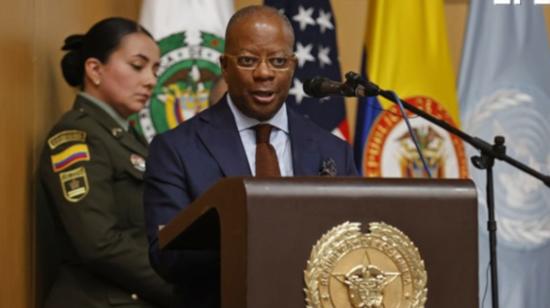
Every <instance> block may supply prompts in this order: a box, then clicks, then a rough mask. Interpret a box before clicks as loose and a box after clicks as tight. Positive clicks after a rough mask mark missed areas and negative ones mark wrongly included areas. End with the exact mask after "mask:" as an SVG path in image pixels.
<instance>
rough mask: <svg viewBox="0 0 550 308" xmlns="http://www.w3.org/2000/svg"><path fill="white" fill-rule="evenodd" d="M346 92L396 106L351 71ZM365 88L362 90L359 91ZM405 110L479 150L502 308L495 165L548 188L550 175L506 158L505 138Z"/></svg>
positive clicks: (494, 289)
mask: <svg viewBox="0 0 550 308" xmlns="http://www.w3.org/2000/svg"><path fill="white" fill-rule="evenodd" d="M344 86H345V89H346V91H348V92H350V91H351V90H353V92H354V94H355V96H378V95H380V96H382V97H384V98H386V99H387V100H389V101H391V102H393V103H396V104H397V101H396V100H395V98H394V96H393V95H392V92H391V91H387V90H383V89H380V88H379V87H378V86H377V85H376V84H374V83H372V82H370V81H368V80H365V79H363V78H361V76H359V75H358V74H357V73H354V72H348V73H347V74H346V82H345V83H344ZM359 86H362V89H360V88H359ZM401 102H402V103H403V106H404V107H405V109H407V110H409V111H411V112H412V113H414V114H416V115H418V116H420V117H422V118H424V119H426V120H427V121H429V122H431V123H433V124H435V125H437V126H439V127H441V128H443V129H444V130H446V131H448V132H449V133H451V134H453V135H455V136H457V137H459V138H460V139H462V140H463V141H465V142H466V143H468V144H470V145H471V146H473V147H474V148H476V149H477V150H479V152H480V155H478V156H473V157H471V158H470V160H471V161H472V164H473V165H474V166H475V167H476V168H478V169H480V170H486V171H487V185H486V193H487V211H488V214H489V217H488V221H487V230H488V232H489V252H490V258H489V260H490V267H491V298H492V303H493V307H494V308H498V306H499V300H498V270H497V269H498V267H497V235H496V231H497V222H496V220H495V201H494V184H493V166H494V164H495V159H498V160H502V161H505V162H507V163H508V164H510V165H512V166H514V167H516V168H517V169H519V170H521V171H523V172H525V173H527V174H529V175H531V176H533V177H535V178H537V179H539V180H541V181H542V182H543V183H544V184H545V185H546V186H547V187H550V176H548V175H544V174H542V173H540V172H538V171H536V170H534V169H532V168H531V167H529V166H527V165H525V164H523V163H521V162H519V161H517V160H515V159H513V158H511V157H510V156H508V155H506V146H505V145H504V137H503V136H496V137H495V139H494V144H490V143H488V142H486V141H484V140H483V139H481V138H478V137H472V136H470V135H468V134H467V133H465V132H463V131H462V130H460V129H458V128H456V127H454V126H452V125H450V124H449V123H447V122H445V121H443V120H441V119H438V118H436V117H434V116H432V115H431V114H429V113H426V112H424V111H423V110H421V109H419V108H417V107H415V106H414V105H411V104H409V103H407V102H406V101H405V100H404V99H401Z"/></svg>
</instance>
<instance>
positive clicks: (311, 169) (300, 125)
mask: <svg viewBox="0 0 550 308" xmlns="http://www.w3.org/2000/svg"><path fill="white" fill-rule="evenodd" d="M287 110H288V126H289V131H290V145H291V149H292V165H293V168H294V175H295V176H317V175H319V167H320V162H321V156H320V154H319V149H318V147H317V143H316V140H315V138H314V137H313V136H312V135H311V129H310V128H308V127H307V124H306V122H305V121H304V119H303V118H301V117H300V116H299V115H298V114H296V113H295V112H294V111H293V110H291V108H288V109H287Z"/></svg>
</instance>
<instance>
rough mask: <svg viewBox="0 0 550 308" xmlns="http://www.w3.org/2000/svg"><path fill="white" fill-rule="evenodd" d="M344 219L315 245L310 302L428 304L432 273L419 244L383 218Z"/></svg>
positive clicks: (318, 305)
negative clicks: (365, 223) (364, 222)
mask: <svg viewBox="0 0 550 308" xmlns="http://www.w3.org/2000/svg"><path fill="white" fill-rule="evenodd" d="M369 230H370V233H361V224H360V223H351V222H345V223H343V224H341V225H338V226H336V227H334V228H332V229H331V230H330V231H328V232H327V233H325V234H324V235H323V236H322V237H321V239H320V240H319V241H317V243H316V244H315V245H314V246H313V248H312V250H311V255H310V258H309V260H308V261H307V268H306V270H305V271H304V279H305V284H306V288H305V289H304V290H305V293H306V303H307V307H308V308H405V307H407V308H409V307H411V308H416V307H424V304H425V303H426V300H427V294H428V289H427V288H426V284H427V281H428V276H427V273H426V269H425V267H424V261H423V260H422V258H421V257H420V253H419V251H418V248H417V247H416V246H415V245H414V243H413V242H412V241H411V240H410V239H409V238H408V237H407V236H406V235H405V234H404V233H403V232H401V231H400V230H399V229H397V228H395V227H393V226H390V225H388V224H385V223H382V222H373V223H370V224H369Z"/></svg>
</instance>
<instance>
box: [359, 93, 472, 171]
mask: <svg viewBox="0 0 550 308" xmlns="http://www.w3.org/2000/svg"><path fill="white" fill-rule="evenodd" d="M406 101H407V102H408V103H410V104H412V105H414V106H415V107H417V108H419V109H422V110H423V111H425V112H427V113H429V114H431V115H433V116H435V117H436V118H439V119H442V120H444V121H445V122H447V123H449V124H451V125H453V126H456V124H455V123H454V121H453V119H452V118H451V116H450V115H449V114H448V113H447V111H445V109H444V108H443V106H441V104H439V103H437V102H436V101H435V100H433V99H431V98H429V97H424V96H415V97H410V98H408V99H406ZM407 116H408V117H409V121H410V123H411V126H412V129H413V131H414V132H415V134H416V136H417V140H418V143H419V145H420V148H421V149H422V152H423V154H424V156H425V158H426V161H427V163H428V167H429V169H430V173H431V174H432V176H433V177H434V178H466V177H468V164H467V160H466V156H465V154H464V153H465V152H464V145H463V143H462V141H461V140H460V138H458V137H456V136H454V135H452V134H449V133H448V132H446V131H445V130H444V129H442V128H440V127H439V126H436V125H434V124H432V123H430V122H428V121H427V120H425V119H423V118H420V117H418V116H416V115H414V114H413V113H411V112H409V111H407ZM362 171H363V174H364V175H366V176H368V177H381V176H383V177H407V178H421V177H427V174H426V172H425V171H424V168H423V165H422V161H421V159H420V156H419V155H418V152H417V151H416V147H415V146H414V143H413V140H412V138H411V137H410V135H409V131H408V130H407V126H406V123H405V121H404V120H403V118H402V116H401V112H400V111H399V107H398V106H397V105H393V106H391V108H390V109H389V110H386V112H382V113H381V114H380V115H379V116H378V117H377V119H376V121H375V122H374V124H373V126H372V128H371V129H370V132H369V135H368V139H367V143H366V146H365V148H364V151H363V165H362Z"/></svg>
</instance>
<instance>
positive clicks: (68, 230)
mask: <svg viewBox="0 0 550 308" xmlns="http://www.w3.org/2000/svg"><path fill="white" fill-rule="evenodd" d="M59 133H60V134H59ZM65 133H67V135H64V134H65ZM68 133H76V134H77V135H79V136H80V137H78V138H74V137H71V136H70V135H69V134H68ZM52 136H61V137H63V138H61V137H59V138H57V139H56V138H53V139H52V138H51V137H52ZM73 136H74V135H73ZM48 138H49V139H48V140H50V142H52V141H53V140H57V141H55V142H53V144H52V143H50V142H46V145H45V146H44V149H43V151H42V156H41V159H40V165H39V170H38V171H39V178H40V183H39V185H40V186H39V189H38V191H39V192H41V194H39V195H38V196H37V198H38V200H37V204H36V206H38V207H41V208H40V211H38V212H42V213H45V212H46V210H47V211H48V212H47V213H48V214H50V217H52V218H53V224H52V226H53V228H54V229H55V230H49V231H52V232H55V236H54V237H53V239H54V240H55V244H56V245H58V249H56V250H57V252H58V254H59V255H60V258H61V260H60V263H61V265H60V268H59V271H58V273H57V277H56V278H55V280H54V282H53V286H52V288H51V291H50V292H49V294H48V296H47V299H46V307H56V308H62V307H70V308H73V307H111V306H116V307H119V306H120V305H124V307H136V308H137V307H167V306H169V304H170V303H169V301H170V297H171V289H172V287H171V286H170V285H169V284H168V283H166V282H165V281H163V280H162V278H160V277H159V276H158V275H157V274H156V273H155V271H154V270H153V268H152V267H151V266H150V263H149V259H148V253H147V247H148V245H147V239H146V236H145V222H144V218H143V205H142V204H143V203H142V202H143V200H142V191H143V170H140V168H136V165H135V164H133V163H132V160H131V157H133V158H134V163H135V158H136V157H143V158H146V157H147V155H148V150H147V147H146V145H144V144H143V143H142V142H140V141H139V140H138V139H137V138H136V137H135V136H134V135H133V134H131V133H128V132H126V131H124V130H122V129H121V128H120V126H119V125H118V124H117V123H116V122H115V121H114V120H113V119H112V118H111V117H110V116H109V115H108V114H107V113H106V112H105V111H103V110H102V109H101V108H99V107H97V106H96V105H94V104H92V103H91V102H89V101H88V100H87V99H86V98H84V97H83V96H78V98H77V100H76V102H75V104H74V108H73V110H71V111H69V112H67V113H66V114H65V115H64V116H63V117H62V119H61V120H60V121H59V122H58V123H57V124H56V125H55V127H54V128H53V129H52V131H51V132H50V135H49V137H48ZM73 146H86V147H87V149H88V151H89V153H88V154H89V160H82V161H78V162H76V163H74V164H71V165H68V166H67V167H66V168H65V169H62V170H54V168H53V167H52V156H53V155H56V154H58V153H61V152H63V151H64V150H66V149H67V148H73ZM77 171H78V172H79V173H77V174H78V176H77V177H76V178H75V179H76V181H75V182H74V183H73V182H70V181H69V182H67V181H65V180H63V179H64V176H66V175H70V174H73V175H74V174H75V172H77ZM79 181H80V182H79ZM71 192H72V194H71ZM71 196H72V197H71ZM42 218H43V217H42ZM38 219H39V220H40V219H41V218H40V217H39V218H38ZM39 236H40V235H39ZM53 244H54V243H52V245H51V246H50V247H49V248H50V249H54V248H53V247H54V246H53Z"/></svg>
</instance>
